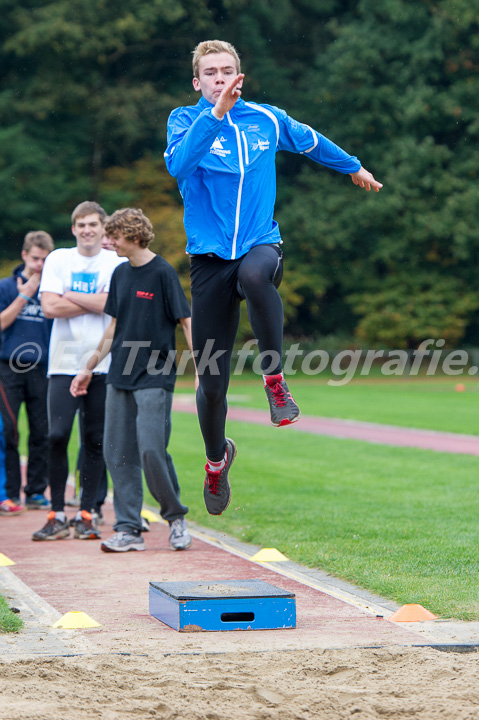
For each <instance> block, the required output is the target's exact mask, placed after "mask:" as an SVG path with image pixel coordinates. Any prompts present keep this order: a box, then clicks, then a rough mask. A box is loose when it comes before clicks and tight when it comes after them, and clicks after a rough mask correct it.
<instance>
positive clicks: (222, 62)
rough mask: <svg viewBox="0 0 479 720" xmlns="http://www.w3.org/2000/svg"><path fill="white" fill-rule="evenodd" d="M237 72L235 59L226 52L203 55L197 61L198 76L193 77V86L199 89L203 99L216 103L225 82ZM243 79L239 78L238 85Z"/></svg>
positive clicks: (239, 85)
mask: <svg viewBox="0 0 479 720" xmlns="http://www.w3.org/2000/svg"><path fill="white" fill-rule="evenodd" d="M237 74H238V69H237V67H236V60H235V59H234V57H233V56H232V55H230V54H229V53H227V52H223V53H209V54H208V55H203V57H202V58H201V59H200V62H199V70H198V77H197V78H193V87H194V88H195V90H196V91H200V90H201V94H202V95H203V97H204V99H205V100H208V102H210V103H211V104H212V105H215V104H216V101H217V100H218V98H219V96H220V94H221V91H222V90H223V88H224V86H225V84H226V83H227V82H229V81H230V80H232V79H233V78H234V77H235V75H237ZM242 84H243V81H242V80H240V82H239V83H238V87H241V86H242Z"/></svg>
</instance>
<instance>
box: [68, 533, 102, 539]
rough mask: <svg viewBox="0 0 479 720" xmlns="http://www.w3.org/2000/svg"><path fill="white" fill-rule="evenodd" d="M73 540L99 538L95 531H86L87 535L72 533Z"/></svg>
mask: <svg viewBox="0 0 479 720" xmlns="http://www.w3.org/2000/svg"><path fill="white" fill-rule="evenodd" d="M73 537H74V539H75V540H101V537H100V535H98V534H97V533H94V532H91V533H88V535H76V534H75V535H74V536H73Z"/></svg>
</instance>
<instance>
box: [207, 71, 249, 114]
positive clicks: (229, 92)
mask: <svg viewBox="0 0 479 720" xmlns="http://www.w3.org/2000/svg"><path fill="white" fill-rule="evenodd" d="M243 78H244V74H243V73H240V74H239V75H236V77H234V78H233V79H232V80H231V81H230V82H229V83H228V84H227V85H225V86H224V88H223V90H222V92H221V95H220V96H219V98H218V100H217V101H216V104H215V106H214V108H213V114H214V116H215V117H216V118H218V120H222V119H223V117H224V116H225V115H226V113H227V112H229V111H230V110H231V108H232V107H233V105H234V104H235V102H236V101H237V99H238V98H239V97H240V95H241V86H242V84H243Z"/></svg>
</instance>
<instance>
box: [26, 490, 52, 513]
mask: <svg viewBox="0 0 479 720" xmlns="http://www.w3.org/2000/svg"><path fill="white" fill-rule="evenodd" d="M25 507H26V508H27V509H28V510H48V509H49V507H50V501H49V500H47V498H46V497H45V495H42V494H41V493H37V494H35V495H29V496H28V497H27V498H26V500H25Z"/></svg>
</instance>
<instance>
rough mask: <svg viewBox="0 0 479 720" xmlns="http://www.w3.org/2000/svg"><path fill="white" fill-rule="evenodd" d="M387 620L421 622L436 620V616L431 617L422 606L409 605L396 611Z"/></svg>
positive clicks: (431, 614)
mask: <svg viewBox="0 0 479 720" xmlns="http://www.w3.org/2000/svg"><path fill="white" fill-rule="evenodd" d="M388 620H390V621H391V622H421V620H437V615H433V613H432V612H429V610H426V608H425V607H423V606H422V605H416V604H415V603H409V604H408V605H403V606H402V607H400V608H399V610H396V612H395V613H394V614H393V615H391V617H390V618H388Z"/></svg>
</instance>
